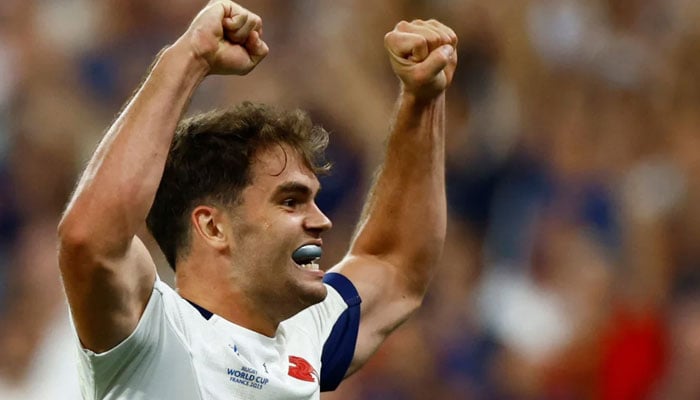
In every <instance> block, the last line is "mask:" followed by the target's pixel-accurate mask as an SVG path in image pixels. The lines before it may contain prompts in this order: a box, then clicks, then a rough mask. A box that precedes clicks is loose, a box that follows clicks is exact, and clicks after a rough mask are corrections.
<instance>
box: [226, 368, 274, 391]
mask: <svg viewBox="0 0 700 400" xmlns="http://www.w3.org/2000/svg"><path fill="white" fill-rule="evenodd" d="M226 374H227V375H228V379H229V381H231V382H233V383H237V384H239V385H243V386H248V387H251V388H254V389H258V390H260V389H262V388H263V387H264V386H265V385H267V384H268V382H270V379H268V378H264V377H262V376H259V375H258V371H256V370H255V369H253V368H248V367H242V368H241V369H234V368H226Z"/></svg>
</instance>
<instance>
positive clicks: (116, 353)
mask: <svg viewBox="0 0 700 400" xmlns="http://www.w3.org/2000/svg"><path fill="white" fill-rule="evenodd" d="M160 285H165V284H164V283H162V282H160V281H156V283H155V285H154V288H153V292H152V293H151V297H150V299H149V300H148V304H147V305H146V309H145V310H144V312H143V315H142V316H141V319H140V320H139V323H138V324H137V326H136V329H134V331H133V332H132V333H131V335H129V336H128V337H127V338H126V339H124V340H123V341H122V342H121V343H119V344H118V345H116V346H115V347H113V348H112V349H110V350H108V351H105V352H102V353H95V352H93V351H90V350H87V349H84V348H83V347H82V345H80V351H79V357H78V358H79V373H80V381H81V390H82V391H83V398H85V399H100V398H102V397H103V396H104V395H105V394H106V393H108V392H110V393H113V392H115V387H114V386H115V385H125V383H129V384H130V385H132V386H133V387H139V386H141V384H142V383H143V382H141V381H143V380H145V379H147V377H148V376H149V368H150V367H153V366H154V364H155V363H156V362H157V361H158V359H159V357H162V355H161V354H159V353H160V350H161V349H162V347H163V342H164V341H168V340H172V338H168V337H167V336H168V335H169V332H168V331H169V330H168V324H167V321H166V319H167V316H166V313H165V311H164V309H165V304H164V303H165V302H164V299H163V296H164V292H163V290H162V288H161V287H160ZM127 386H128V385H127ZM126 390H128V389H126ZM116 392H122V390H121V389H119V388H116Z"/></svg>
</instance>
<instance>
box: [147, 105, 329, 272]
mask: <svg viewBox="0 0 700 400" xmlns="http://www.w3.org/2000/svg"><path fill="white" fill-rule="evenodd" d="M280 144H286V145H288V146H290V147H291V148H292V149H295V150H296V151H298V152H299V154H301V155H302V156H303V158H304V160H305V162H306V164H307V166H308V167H309V168H310V169H311V170H312V171H314V173H316V174H320V173H325V172H327V171H328V170H329V169H330V164H329V163H328V162H326V160H325V156H324V151H325V148H326V146H327V144H328V132H326V131H325V130H324V129H323V128H322V127H320V126H318V125H314V124H313V123H312V122H311V119H310V118H309V116H308V115H307V114H306V113H305V112H303V111H301V110H293V111H282V110H279V109H277V108H274V107H271V106H268V105H265V104H254V103H250V102H245V103H242V104H240V105H238V106H235V107H232V108H230V109H226V110H214V111H210V112H207V113H203V114H199V115H195V116H193V117H190V118H187V119H184V120H183V121H181V122H180V123H179V124H178V126H177V129H176V131H175V137H174V138H173V141H172V144H171V146H170V152H169V154H168V159H167V161H166V163H165V170H164V171H163V177H162V179H161V181H160V186H159V187H158V192H157V193H156V197H155V200H154V201H153V205H152V206H151V210H150V211H149V213H148V217H147V218H146V225H147V227H148V229H149V231H150V232H151V234H152V235H153V237H154V238H155V239H156V241H157V242H158V245H159V246H160V248H161V250H162V251H163V253H164V254H165V258H166V259H167V261H168V263H169V264H170V266H171V267H172V268H173V270H174V269H175V268H176V261H177V260H178V257H181V256H183V255H184V254H186V253H187V252H188V251H189V245H190V242H189V236H190V226H189V214H190V213H191V212H192V210H193V209H194V208H195V207H197V206H198V205H201V204H210V205H216V206H229V205H234V204H236V203H237V201H239V197H240V194H241V192H242V190H243V189H244V188H245V187H247V186H248V185H250V184H251V183H252V182H251V176H250V166H251V164H252V161H253V157H254V156H255V154H256V153H257V152H258V151H260V150H263V149H265V148H268V147H270V146H273V145H280Z"/></svg>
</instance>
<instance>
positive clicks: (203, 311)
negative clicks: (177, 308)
mask: <svg viewBox="0 0 700 400" xmlns="http://www.w3.org/2000/svg"><path fill="white" fill-rule="evenodd" d="M185 300H187V299H185ZM187 302H188V303H190V304H192V307H194V308H195V309H196V310H197V311H199V313H200V314H202V317H204V319H206V320H209V319H210V318H211V316H212V315H214V313H213V312H211V311H209V310H207V309H206V308H204V307H202V306H200V305H199V304H196V303H195V302H193V301H189V300H187Z"/></svg>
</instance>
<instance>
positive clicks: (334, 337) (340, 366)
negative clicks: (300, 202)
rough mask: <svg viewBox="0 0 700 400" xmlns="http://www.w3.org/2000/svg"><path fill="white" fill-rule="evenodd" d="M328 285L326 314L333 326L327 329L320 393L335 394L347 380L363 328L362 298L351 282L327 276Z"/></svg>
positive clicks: (325, 281)
mask: <svg viewBox="0 0 700 400" xmlns="http://www.w3.org/2000/svg"><path fill="white" fill-rule="evenodd" d="M323 281H324V283H325V284H326V285H328V286H329V287H330V288H332V289H329V294H328V297H329V298H328V299H327V301H325V302H324V303H322V304H325V306H324V307H325V310H324V311H325V313H326V314H327V317H330V321H331V322H332V324H328V326H327V327H326V329H324V335H323V338H324V342H323V351H322V354H321V382H320V384H321V391H322V392H325V391H331V390H335V389H336V388H337V387H338V385H340V382H341V381H342V380H343V378H344V377H345V373H346V372H347V370H348V367H349V366H350V362H351V361H352V358H353V355H354V354H355V344H356V343H357V333H358V329H359V326H360V303H361V301H362V300H361V299H360V295H359V294H358V293H357V289H355V286H354V285H353V284H352V282H350V280H349V279H348V278H346V277H345V276H343V275H341V274H339V273H328V274H326V276H325V277H324V279H323Z"/></svg>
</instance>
